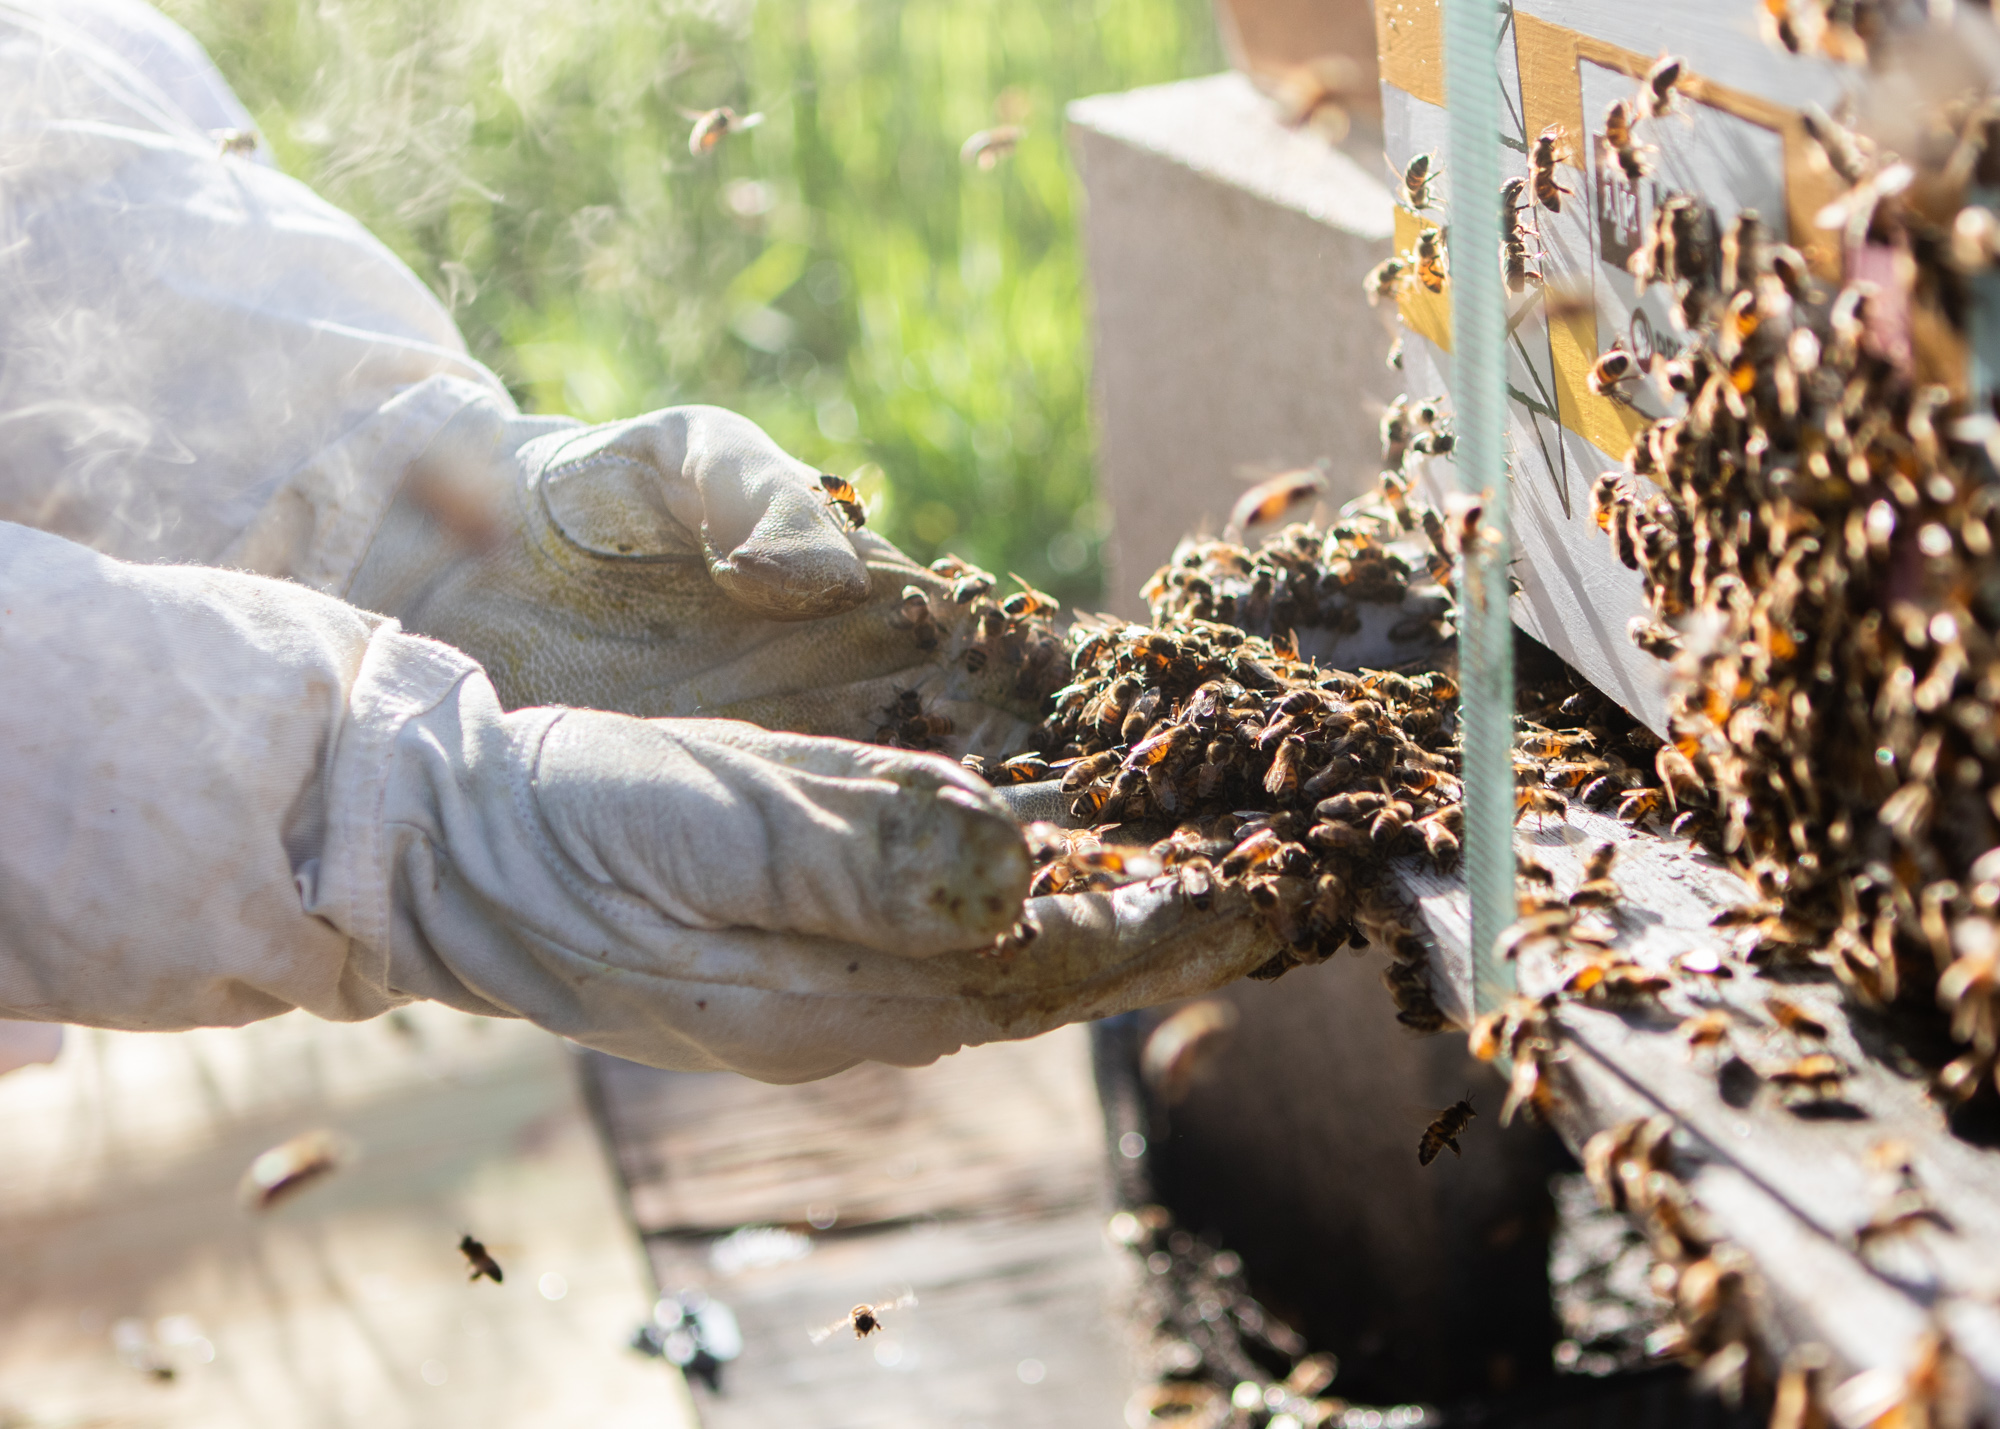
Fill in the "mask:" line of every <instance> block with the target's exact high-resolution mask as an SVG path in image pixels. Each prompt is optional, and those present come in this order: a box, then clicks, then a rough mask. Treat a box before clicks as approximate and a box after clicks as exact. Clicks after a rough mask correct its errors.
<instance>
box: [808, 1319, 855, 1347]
mask: <svg viewBox="0 0 2000 1429" xmlns="http://www.w3.org/2000/svg"><path fill="white" fill-rule="evenodd" d="M853 1327H854V1317H853V1316H851V1315H842V1316H841V1317H840V1318H839V1319H838V1320H835V1321H834V1322H833V1323H832V1324H831V1325H823V1326H821V1327H820V1328H819V1329H816V1330H807V1331H806V1333H807V1334H808V1335H810V1336H812V1342H813V1343H814V1344H816V1345H823V1344H825V1343H826V1342H827V1340H828V1339H829V1338H830V1337H831V1336H834V1335H837V1334H839V1333H840V1332H841V1331H842V1330H848V1329H852V1328H853Z"/></svg>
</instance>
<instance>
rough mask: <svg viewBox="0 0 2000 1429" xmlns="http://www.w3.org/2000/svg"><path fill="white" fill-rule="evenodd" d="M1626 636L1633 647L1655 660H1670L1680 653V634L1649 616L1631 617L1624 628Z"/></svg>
mask: <svg viewBox="0 0 2000 1429" xmlns="http://www.w3.org/2000/svg"><path fill="white" fill-rule="evenodd" d="M1626 634H1628V635H1630V636H1631V637H1632V643H1633V644H1634V645H1637V646H1638V647H1639V648H1640V649H1641V650H1643V651H1645V652H1646V653H1647V654H1648V655H1651V656H1652V657H1653V658H1654V659H1655V660H1671V659H1673V658H1674V657H1675V656H1676V655H1678V654H1680V652H1681V636H1680V632H1679V631H1678V630H1675V629H1674V628H1673V627H1672V626H1671V625H1664V624H1662V623H1661V622H1659V621H1657V620H1654V619H1652V618H1651V617H1650V616H1644V615H1635V616H1633V617H1632V620H1631V622H1630V623H1629V624H1628V625H1627V626H1626Z"/></svg>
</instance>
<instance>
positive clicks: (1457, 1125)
mask: <svg viewBox="0 0 2000 1429" xmlns="http://www.w3.org/2000/svg"><path fill="white" fill-rule="evenodd" d="M1477 1115H1479V1113H1478V1112H1476V1111H1474V1110H1473V1109H1472V1097H1471V1095H1470V1094H1468V1095H1467V1096H1466V1097H1465V1098H1464V1099H1463V1100H1461V1101H1455V1102H1453V1103H1452V1104H1451V1105H1450V1106H1448V1107H1446V1108H1445V1109H1444V1110H1443V1111H1441V1112H1439V1113H1438V1114H1437V1118H1436V1120H1434V1121H1432V1122H1431V1124H1430V1125H1429V1126H1427V1127H1425V1128H1424V1134H1423V1136H1422V1137H1421V1138H1420V1139H1419V1140H1418V1142H1417V1164H1418V1165H1419V1166H1428V1165H1430V1164H1431V1162H1433V1161H1435V1160H1437V1159H1438V1154H1439V1153H1440V1152H1442V1151H1443V1150H1444V1149H1445V1148H1446V1147H1447V1146H1449V1147H1450V1148H1451V1154H1452V1155H1454V1156H1457V1155H1459V1154H1460V1152H1459V1149H1458V1138H1459V1137H1461V1136H1463V1135H1464V1134H1465V1130H1466V1128H1467V1127H1469V1126H1471V1125H1472V1119H1473V1118H1474V1117H1475V1116H1477Z"/></svg>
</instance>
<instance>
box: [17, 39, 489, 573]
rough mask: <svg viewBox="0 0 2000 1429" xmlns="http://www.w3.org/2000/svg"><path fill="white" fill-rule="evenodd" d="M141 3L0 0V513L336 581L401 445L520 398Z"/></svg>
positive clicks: (135, 544) (387, 487)
mask: <svg viewBox="0 0 2000 1429" xmlns="http://www.w3.org/2000/svg"><path fill="white" fill-rule="evenodd" d="M247 124H248V118H247V116H245V115H244V114H243V112H242V107H241V105H240V104H238V103H237V102H236V100H235V99H234V97H233V96H232V95H230V93H229V90H228V87H227V86H226V85H225V84H224V83H223V82H222V80H221V78H220V76H218V75H216V74H215V71H214V69H213V66H211V65H210V64H209V63H208V62H207V59H206V57H205V56H203V55H202V53H201V50H200V47H199V46H198V45H196V44H195V43H194V41H193V40H191V39H189V38H188V37H187V35H186V34H185V33H184V32H182V31H180V30H179V29H178V28H177V27H175V26H174V25H173V24H171V22H169V21H167V20H166V19H165V18H164V17H162V16H160V15H158V14H157V13H156V12H151V11H149V10H147V9H146V7H144V6H142V5H138V4H136V3H131V0H87V3H82V4H73V3H63V4H54V3H19V0H0V294H4V301H0V519H6V520H13V521H19V522H23V523H25V524H29V525H34V526H38V527H41V528H42V529H44V530H50V531H56V532H59V533H61V534H63V535H65V536H69V537H71V538H72V539H74V540H78V541H81V542H84V543H85V544H87V545H90V546H92V547H94V548H96V549H98V550H101V551H105V552H108V553H111V554H113V555H117V556H121V557H124V558H127V559H134V560H160V559H170V560H188V561H201V562H204V563H211V564H227V565H232V566H237V567H240V568H245V569H252V570H258V571H263V572H267V573H269V574H273V575H284V576H289V577H292V578H294V579H298V580H301V581H304V582H306V583H307V584H310V585H313V586H316V587H318V588H320V589H323V590H327V591H330V592H335V593H338V592H340V591H342V590H344V589H345V587H346V584H347V582H348V580H349V579H350V577H351V576H352V574H353V571H354V569H355V567H356V566H357V564H358V563H359V562H360V560H361V558H362V555H363V554H364V552H365V551H366V548H367V545H368V542H369V540H370V539H371V538H372V537H373V535H374V533H375V531H376V529H377V527H378V526H379V524H380V522H381V520H382V517H383V513H384V512H385V510H386V509H387V507H388V505H389V502H390V501H391V499H392V498H393V496H394V495H395V492H396V489H397V487H398V485H399V484H400V482H401V481H402V479H403V476H404V474H405V471H406V469H407V468H408V466H409V464H410V463H411V462H412V461H414V460H415V459H416V458H417V457H418V456H419V455H420V454H421V453H422V451H423V450H424V449H425V447H426V446H427V445H428V444H429V443H430V441H431V440H432V438H433V437H434V436H435V435H436V433H437V432H438V431H439V430H440V429H442V427H443V426H444V425H445V424H446V423H447V422H448V421H449V420H450V419H451V417H452V416H453V415H454V414H456V413H457V412H458V411H460V410H461V409H462V408H463V407H465V405H466V404H467V403H468V402H471V401H474V400H479V401H482V402H484V403H485V404H488V405H490V406H497V407H498V408H499V409H501V410H504V411H506V412H510V413H511V412H512V411H513V404H512V402H511V401H510V400H509V399H508V397H507V394H506V392H505V390H504V388H503V387H502V386H501V384H500V383H499V381H498V380H497V379H496V378H494V377H493V375H492V374H491V373H490V372H488V371H487V370H486V369H485V368H484V367H483V366H481V365H480V364H479V363H477V362H475V361H474V360H473V359H472V358H471V357H470V356H468V355H467V353H466V351H465V345H464V342H463V340H462V339H461V338H460V336H459V334H458V331H457V329H456V328H455V327H454V325H453V324H452V321H451V317H450V315H449V314H448V313H446V312H445V311H444V309H443V308H442V306H440V305H439V303H438V301H437V299H436V298H435V297H433V296H432V294H431V293H430V292H429V290H428V289H426V288H425V287H424V285H423V284H422V283H421V282H419V281H418V279H417V278H416V276H415V275H414V274H412V273H411V272H410V270H409V269H408V268H407V267H405V266H404V265H403V264H402V263H401V262H400V261H399V260H398V259H397V258H396V257H395V256H394V255H393V254H392V253H390V252H389V251H388V250H387V249H386V248H384V247H383V246H382V244H381V243H380V242H379V241H377V240H376V239H375V238H374V237H373V236H372V235H370V234H369V233H368V232H367V230H366V229H364V228H363V227H362V226H361V225H360V224H359V223H358V222H356V221H355V220H354V219H353V218H352V217H350V216H349V215H347V214H345V213H343V212H341V211H340V210H339V209H337V208H335V207H333V206H332V205H331V204H328V203H326V202H325V201H324V200H322V199H321V198H319V197H318V196H317V195H315V194H314V193H313V192H312V191H311V190H310V189H308V188H306V187H305V185H303V184H301V183H299V182H298V181H296V180H294V179H291V178H288V177H286V176H285V175H283V174H281V173H279V172H277V171H276V170H275V169H273V168H271V167H270V166H269V165H268V164H266V163H263V162H260V161H259V160H258V159H257V158H255V157H253V156H246V155H237V154H224V153H223V152H222V151H221V149H220V147H219V145H218V143H217V140H216V138H215V137H214V136H213V134H212V133H211V132H210V131H211V130H212V129H215V128H219V127H244V126H247Z"/></svg>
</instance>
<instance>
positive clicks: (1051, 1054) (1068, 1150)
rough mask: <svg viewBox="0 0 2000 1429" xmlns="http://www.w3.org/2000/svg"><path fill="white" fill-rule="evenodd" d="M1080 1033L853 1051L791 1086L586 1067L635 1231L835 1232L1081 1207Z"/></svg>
mask: <svg viewBox="0 0 2000 1429" xmlns="http://www.w3.org/2000/svg"><path fill="white" fill-rule="evenodd" d="M1081 1037H1082V1034H1081V1033H1080V1032H1077V1031H1074V1030H1069V1031H1064V1032H1060V1033H1054V1034H1051V1035H1050V1036H1049V1037H1047V1038H1038V1039H1036V1040H1034V1041H1032V1042H1001V1043H995V1044H993V1045H991V1046H987V1047H974V1048H970V1049H968V1050H966V1051H963V1052H960V1053H958V1054H957V1055H956V1056H952V1057H945V1058H942V1059H940V1060H939V1061H938V1062H937V1063H936V1064H934V1065H932V1066H929V1067H919V1068H903V1067H885V1066H881V1065H879V1064H876V1063H864V1064H863V1065H861V1066H859V1067H854V1068H852V1069H850V1070H848V1071H845V1072H842V1073H841V1074H840V1075H838V1076H834V1077H828V1078H827V1079H826V1080H825V1081H821V1082H808V1083H805V1084H803V1085H801V1086H794V1087H772V1086H766V1085H764V1084H762V1083H760V1082H753V1081H749V1080H747V1079H745V1078H742V1077H736V1076H731V1075H729V1074H727V1073H721V1072H660V1071H655V1070H653V1069H652V1068H649V1067H641V1066H638V1065H637V1064H635V1063H631V1062H618V1061H615V1060H614V1059H611V1058H600V1059H599V1060H598V1066H599V1068H600V1069H601V1070H600V1076H601V1077H602V1085H603V1087H604V1091H605V1105H606V1110H607V1115H608V1117H609V1124H610V1130H611V1134H612V1140H613V1143H614V1144H615V1146H616V1148H617V1156H618V1161H619V1167H620V1170H621V1171H622V1173H623V1174H624V1177H625V1181H626V1185H627V1188H628V1191H629V1194H630V1196H631V1202H632V1215H633V1219H634V1220H635V1221H636V1222H637V1223H638V1225H639V1228H640V1230H641V1231H642V1232H646V1233H657V1232H666V1233H672V1234H702V1233H719V1232H723V1231H727V1230H730V1229H731V1228H733V1227H736V1226H739V1225H745V1224H749V1223H752V1222H764V1223H771V1224H793V1225H799V1226H806V1225H809V1224H812V1223H814V1222H815V1221H817V1222H822V1223H824V1225H838V1226H839V1227H841V1228H843V1229H851V1228H853V1227H855V1226H859V1225H867V1224H872V1223H877V1222H885V1221H902V1220H908V1219H911V1218H913V1217H917V1216H925V1215H964V1214H972V1213H977V1212H981V1211H988V1210H994V1209H1005V1210H1007V1211H1008V1212H1009V1213H1012V1214H1032V1213H1037V1212H1043V1211H1055V1210H1063V1209H1067V1208H1069V1207H1072V1206H1076V1205H1081V1204H1085V1203H1091V1204H1095V1202H1096V1200H1097V1198H1098V1197H1099V1196H1100V1194H1101V1186H1102V1171H1101V1166H1100V1163H1101V1161H1102V1159H1103V1145H1102V1135H1101V1132H1100V1130H1099V1127H1100V1122H1099V1118H1098V1114H1097V1099H1096V1093H1095V1091H1094V1089H1093V1087H1092V1085H1091V1082H1090V1079H1089V1071H1088V1063H1087V1054H1086V1053H1085V1052H1084V1051H1082V1050H1081V1048H1082V1042H1081V1040H1080V1039H1081ZM829 1218H831V1219H829Z"/></svg>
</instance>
